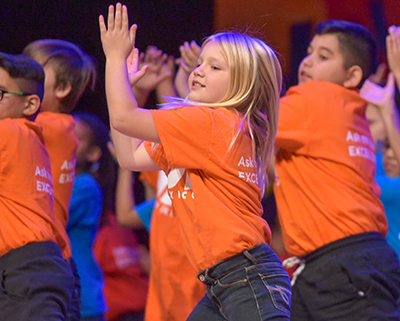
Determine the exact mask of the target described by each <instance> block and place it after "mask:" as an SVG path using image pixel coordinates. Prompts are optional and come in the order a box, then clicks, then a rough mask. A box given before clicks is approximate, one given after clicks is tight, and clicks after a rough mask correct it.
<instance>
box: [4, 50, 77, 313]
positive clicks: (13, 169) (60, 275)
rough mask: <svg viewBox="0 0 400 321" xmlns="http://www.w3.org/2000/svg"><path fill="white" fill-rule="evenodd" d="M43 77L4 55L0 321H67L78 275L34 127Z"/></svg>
mask: <svg viewBox="0 0 400 321" xmlns="http://www.w3.org/2000/svg"><path fill="white" fill-rule="evenodd" d="M43 92H44V71H43V68H42V67H41V66H40V64H39V63H37V62H36V61H35V60H33V59H32V58H29V57H27V56H25V55H9V54H4V53H0V123H1V124H0V137H1V139H0V156H1V157H0V159H1V164H0V167H1V183H0V216H1V224H0V240H1V241H0V270H1V271H2V276H1V291H0V320H65V318H66V315H67V310H68V307H69V305H70V297H71V296H72V292H73V284H74V280H73V276H72V274H71V271H70V269H69V267H68V265H67V263H66V262H65V261H64V260H63V257H62V253H61V250H60V247H59V246H58V245H57V244H56V243H55V242H56V240H59V237H60V236H59V235H58V230H57V229H56V227H55V223H54V215H53V200H54V199H53V182H52V177H51V166H50V160H49V155H48V153H47V150H46V148H45V146H44V138H43V134H42V130H41V127H40V126H39V125H37V124H35V123H34V122H32V121H34V120H35V118H36V116H37V113H38V112H39V108H40V102H41V100H42V98H43Z"/></svg>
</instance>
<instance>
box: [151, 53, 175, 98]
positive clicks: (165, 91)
mask: <svg viewBox="0 0 400 321" xmlns="http://www.w3.org/2000/svg"><path fill="white" fill-rule="evenodd" d="M161 73H162V74H164V75H165V78H164V79H163V80H162V81H161V82H160V83H159V84H158V85H157V87H156V96H157V101H158V102H159V103H166V102H167V101H168V100H167V99H166V98H165V97H166V96H169V97H177V96H178V93H177V92H176V89H175V86H174V76H175V58H174V57H173V56H169V57H168V58H167V60H166V61H164V63H163V65H162V67H161Z"/></svg>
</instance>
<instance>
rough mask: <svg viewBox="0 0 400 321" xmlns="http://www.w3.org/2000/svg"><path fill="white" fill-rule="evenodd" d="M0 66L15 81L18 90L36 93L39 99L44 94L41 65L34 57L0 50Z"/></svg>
mask: <svg viewBox="0 0 400 321" xmlns="http://www.w3.org/2000/svg"><path fill="white" fill-rule="evenodd" d="M0 68H3V69H4V70H5V71H7V73H8V74H9V75H10V77H11V78H13V79H14V80H15V82H16V83H17V85H18V87H19V90H20V91H22V92H25V93H30V94H36V95H38V96H39V98H40V101H42V99H43V94H44V71H43V67H42V66H41V65H40V64H39V63H38V62H37V61H35V60H34V59H32V58H30V57H28V56H25V55H21V54H7V53H4V52H0Z"/></svg>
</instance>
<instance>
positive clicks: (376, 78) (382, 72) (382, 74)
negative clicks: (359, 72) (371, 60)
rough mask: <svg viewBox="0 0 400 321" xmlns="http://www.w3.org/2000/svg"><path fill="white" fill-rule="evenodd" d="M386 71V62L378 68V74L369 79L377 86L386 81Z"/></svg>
mask: <svg viewBox="0 0 400 321" xmlns="http://www.w3.org/2000/svg"><path fill="white" fill-rule="evenodd" d="M386 69H387V65H386V64H385V63H384V62H382V63H380V64H379V65H378V68H376V72H375V73H374V74H373V75H371V76H369V77H368V79H369V80H370V81H372V82H373V83H375V84H381V83H382V82H383V81H384V79H385V75H386Z"/></svg>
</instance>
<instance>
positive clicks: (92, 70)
mask: <svg viewBox="0 0 400 321" xmlns="http://www.w3.org/2000/svg"><path fill="white" fill-rule="evenodd" d="M23 54H25V55H27V56H29V57H31V58H33V59H35V60H36V61H37V62H39V63H40V64H41V65H42V66H43V67H44V66H46V65H47V64H49V65H50V66H51V67H52V68H53V70H54V73H55V76H56V84H55V86H56V87H57V86H59V85H63V86H66V85H68V84H71V92H70V93H69V94H68V95H67V96H66V97H64V98H63V100H62V101H61V110H60V111H61V112H63V113H70V112H72V110H73V109H74V108H75V106H76V104H77V103H78V101H79V99H80V98H81V96H82V95H83V93H84V91H85V90H86V88H87V87H90V89H91V90H93V89H94V86H95V81H96V75H97V71H96V63H95V61H94V59H93V58H92V57H91V56H89V55H88V54H87V53H86V52H84V51H83V50H82V49H81V48H80V47H78V46H77V45H75V44H73V43H72V42H68V41H65V40H59V39H41V40H36V41H34V42H31V43H30V44H29V45H27V46H26V47H25V48H24V50H23Z"/></svg>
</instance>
